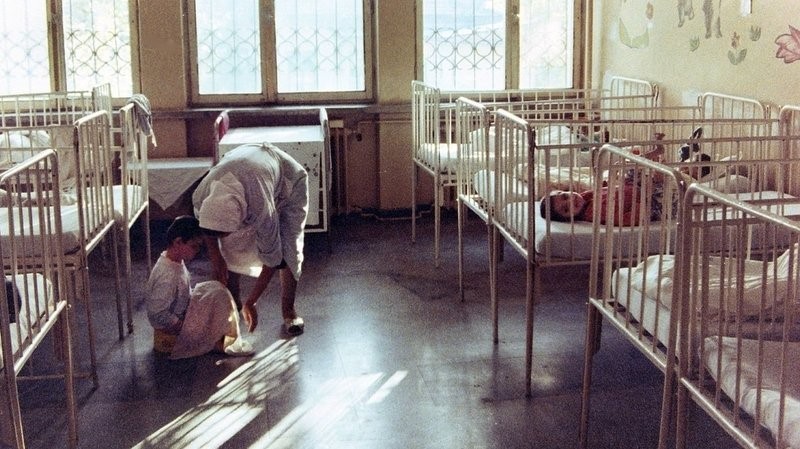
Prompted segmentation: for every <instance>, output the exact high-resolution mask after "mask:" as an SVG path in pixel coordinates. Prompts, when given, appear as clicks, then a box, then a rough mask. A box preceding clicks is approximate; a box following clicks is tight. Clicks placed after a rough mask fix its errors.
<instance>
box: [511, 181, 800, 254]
mask: <svg viewBox="0 0 800 449" xmlns="http://www.w3.org/2000/svg"><path fill="white" fill-rule="evenodd" d="M778 195H779V194H778V192H772V191H765V192H757V193H755V194H749V193H748V194H739V195H737V198H739V199H741V200H743V201H747V200H749V199H751V198H753V197H756V198H759V199H776V198H778V197H779V196H778ZM769 209H770V210H772V211H774V212H779V213H782V214H783V215H800V204H785V205H781V206H777V205H773V206H771V207H769ZM535 210H536V215H535V221H536V223H535V229H536V236H535V237H536V241H535V249H536V252H537V253H539V254H546V252H545V251H546V249H547V245H548V244H549V245H550V246H549V250H550V253H549V254H550V255H551V256H552V257H556V258H567V259H581V260H584V259H585V260H588V259H590V258H591V255H592V246H593V245H594V242H593V229H592V223H591V222H575V223H562V222H555V221H553V222H550V223H549V226H550V228H549V232H548V230H547V229H548V228H547V226H548V223H547V221H546V220H545V218H544V217H542V216H541V214H540V213H539V202H538V201H537V202H536V203H535ZM504 213H506V214H509V213H511V214H512V216H516V217H517V218H518V220H516V221H515V223H510V224H509V226H510V227H511V228H512V230H513V231H514V232H515V233H517V234H518V235H528V234H527V224H528V219H527V217H528V215H527V214H528V210H527V203H526V202H518V203H513V204H509V205H507V206H506V210H505V211H504ZM709 213H710V214H712V213H713V211H710V212H709ZM715 217H716V216H715ZM716 218H721V215H720V216H719V217H716ZM672 226H673V229H672V230H671V231H670V232H671V241H673V242H674V241H675V229H674V226H675V225H672ZM755 229H756V230H755V231H754V232H753V233H752V237H753V241H754V242H757V241H760V239H761V238H762V236H761V235H760V233H759V232H758V229H759V228H755ZM601 232H605V228H604V227H603V228H601ZM644 232H645V230H644V229H643V228H641V227H635V228H625V232H621V233H615V235H616V236H617V237H616V238H617V239H618V240H616V241H615V244H620V243H621V244H622V246H621V247H623V248H624V247H628V244H629V243H632V241H631V239H636V241H638V239H639V237H640V236H641V234H642V233H644ZM647 232H648V234H649V238H650V247H651V248H656V247H658V245H657V244H658V242H659V241H660V233H661V225H660V224H659V223H658V222H651V223H650V225H649V228H648V230H647ZM706 238H707V239H709V238H710V234H707V235H706ZM717 238H722V236H721V235H720V236H718V237H717ZM786 238H788V235H787V236H784V238H783V239H782V238H781V236H776V239H777V242H778V243H779V244H780V243H781V242H782V241H786V242H788V240H786ZM619 239H621V241H620V240H619ZM766 241H770V240H769V238H768V239H767V240H766ZM709 242H711V241H710V240H709ZM599 244H600V247H601V251H602V250H603V249H602V248H603V245H604V243H603V241H601V242H600V243H599ZM709 244H713V242H712V243H709ZM634 246H635V245H634Z"/></svg>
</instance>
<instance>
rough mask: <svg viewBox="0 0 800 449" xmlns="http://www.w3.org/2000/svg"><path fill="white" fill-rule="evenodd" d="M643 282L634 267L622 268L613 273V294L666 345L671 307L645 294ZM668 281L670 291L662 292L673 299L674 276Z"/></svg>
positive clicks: (615, 298) (666, 280) (631, 314)
mask: <svg viewBox="0 0 800 449" xmlns="http://www.w3.org/2000/svg"><path fill="white" fill-rule="evenodd" d="M670 257H671V256H670ZM641 282H642V281H641V276H640V275H639V273H636V272H634V270H633V268H620V269H618V270H616V271H614V273H613V274H612V278H611V291H612V295H613V296H614V300H615V301H616V302H617V303H619V304H620V305H622V306H624V307H625V308H626V309H627V310H628V313H630V316H631V318H633V319H635V320H636V321H638V322H639V324H640V325H641V326H642V327H643V328H644V329H645V330H647V332H649V333H650V334H651V335H653V336H654V337H655V338H656V339H657V340H658V341H660V342H661V343H663V344H665V345H666V343H667V341H669V319H670V309H669V308H668V307H665V306H664V305H663V304H661V303H659V302H658V301H657V300H656V298H655V296H654V295H650V296H649V295H645V294H643V293H642V288H641ZM667 282H668V283H669V284H670V288H669V292H662V294H663V295H669V296H670V297H669V300H671V299H672V289H671V283H672V278H671V277H670V278H668V279H665V280H663V281H662V283H667ZM665 290H667V289H665ZM662 300H665V299H662Z"/></svg>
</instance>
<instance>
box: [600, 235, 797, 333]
mask: <svg viewBox="0 0 800 449" xmlns="http://www.w3.org/2000/svg"><path fill="white" fill-rule="evenodd" d="M788 254H789V252H788V251H786V252H784V254H783V255H781V256H780V257H778V258H777V259H776V262H774V263H775V264H777V267H776V268H775V271H776V272H777V277H776V278H769V279H770V280H769V281H768V282H767V285H766V286H765V285H764V282H763V277H762V274H763V270H764V265H763V264H762V263H761V262H760V261H754V260H745V261H743V262H742V265H743V267H744V275H743V286H742V289H741V290H742V293H743V302H742V309H741V310H740V311H739V312H738V315H737V314H735V313H734V311H735V310H736V308H737V301H738V298H737V296H736V295H737V293H738V287H737V281H736V279H735V276H734V274H733V273H731V276H730V277H726V278H725V279H721V275H720V272H721V266H722V262H723V259H721V258H719V257H710V258H709V259H708V267H707V270H708V273H709V274H708V276H709V278H708V280H707V281H706V284H705V285H704V291H706V292H707V295H708V297H707V306H706V314H707V316H708V317H709V320H716V319H717V318H718V317H720V308H719V305H720V303H721V301H722V298H723V295H724V297H725V299H726V301H727V306H726V310H728V311H729V314H728V316H729V317H730V318H734V319H735V318H736V317H737V316H742V317H746V318H755V317H758V316H759V314H760V313H761V312H764V311H765V310H764V309H762V302H761V301H762V296H763V297H764V298H768V299H767V301H766V303H765V304H766V305H767V306H768V307H769V306H775V307H774V308H773V309H772V310H771V311H767V312H768V313H769V314H770V315H772V314H774V315H775V316H778V315H781V314H782V311H783V310H784V308H783V302H784V301H785V299H786V297H787V295H788V291H789V290H788V289H789V285H788V284H789V283H788V270H789V257H788ZM795 254H797V252H796V250H795ZM645 262H646V263H645ZM737 263H738V262H737V261H735V260H734V259H730V258H728V259H727V260H725V265H726V266H727V267H735V266H737ZM795 264H797V261H795ZM729 269H730V268H729ZM766 272H767V273H773V263H769V265H768V266H767V268H766ZM726 273H728V271H727V270H726ZM674 274H675V256H673V255H654V256H650V257H648V258H647V259H646V261H643V262H641V263H639V264H638V265H637V266H635V267H625V268H620V269H617V270H615V271H614V272H613V273H612V278H611V289H612V295H613V296H614V299H615V300H616V301H617V302H618V303H619V304H621V305H623V306H625V307H626V308H627V309H628V310H629V311H630V313H631V315H632V317H633V318H634V319H636V320H637V321H639V322H640V323H641V325H642V326H643V327H644V328H645V329H646V330H647V331H648V332H650V333H651V334H653V335H654V336H656V338H657V339H658V341H660V342H662V343H665V344H666V342H667V341H668V335H669V316H670V311H671V310H672V297H673V296H672V295H673V290H674V283H673V279H674ZM642 309H644V310H642ZM656 314H657V315H656ZM709 322H712V321H709ZM713 322H716V321H713ZM742 324H743V325H744V326H745V327H744V328H743V330H744V332H750V331H754V330H755V328H756V325H757V323H756V322H755V320H747V319H746V320H744V321H743V323H742ZM656 326H657V327H656Z"/></svg>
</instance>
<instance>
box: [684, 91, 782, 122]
mask: <svg viewBox="0 0 800 449" xmlns="http://www.w3.org/2000/svg"><path fill="white" fill-rule="evenodd" d="M698 102H699V104H700V107H701V108H702V109H703V117H706V118H722V117H725V118H742V119H761V118H768V117H769V114H770V111H769V107H768V106H767V105H765V104H764V103H762V102H760V101H758V100H755V99H752V98H744V97H737V96H733V95H727V94H721V93H716V92H706V93H704V94H702V95H700V98H699V99H698Z"/></svg>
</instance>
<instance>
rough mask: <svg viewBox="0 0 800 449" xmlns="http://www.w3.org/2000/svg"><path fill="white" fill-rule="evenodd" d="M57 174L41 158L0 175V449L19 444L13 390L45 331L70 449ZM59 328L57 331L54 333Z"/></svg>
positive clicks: (72, 430) (72, 426) (49, 155)
mask: <svg viewBox="0 0 800 449" xmlns="http://www.w3.org/2000/svg"><path fill="white" fill-rule="evenodd" d="M58 169H59V167H58V160H57V158H56V154H55V152H54V151H53V150H45V151H42V152H41V153H39V154H36V155H34V156H33V157H31V158H30V159H28V160H27V161H25V162H23V163H21V164H19V165H17V166H15V167H13V168H10V169H8V170H6V171H4V172H3V173H2V174H0V188H1V189H2V190H3V191H4V192H6V196H5V198H4V201H3V206H2V207H0V216H2V223H3V224H2V225H0V253H1V254H2V256H3V277H4V280H5V281H6V288H5V289H4V290H3V294H2V296H3V298H2V299H0V347H1V348H2V361H3V366H2V368H1V369H2V371H3V379H4V380H5V382H4V383H3V386H2V390H0V397H2V403H4V404H7V406H8V410H9V413H8V414H4V416H3V419H4V420H7V421H4V422H3V423H2V426H0V427H2V428H3V429H5V430H4V431H2V432H0V442H2V443H3V445H11V446H14V447H24V444H25V443H24V441H25V435H24V432H23V428H22V426H23V423H22V419H21V414H20V406H19V395H18V389H17V382H18V380H19V379H21V376H20V373H21V371H22V369H23V367H24V366H25V365H26V364H27V362H28V360H29V359H30V357H31V356H32V354H33V351H35V350H36V349H37V347H38V346H39V344H40V343H41V342H42V341H44V338H45V336H46V335H47V333H48V332H50V330H51V329H60V331H61V334H60V336H58V337H56V341H57V342H59V343H60V344H61V347H60V353H59V357H60V361H62V363H63V371H62V373H61V376H63V377H64V380H65V386H66V405H67V422H68V440H69V441H68V445H69V447H71V448H74V447H76V445H77V422H76V419H77V418H76V411H75V407H76V403H75V397H74V386H73V359H72V337H71V329H70V320H69V318H68V314H69V304H70V303H69V295H68V294H67V287H66V279H67V273H66V269H65V265H64V262H63V258H62V257H61V255H62V254H63V253H64V246H63V240H62V235H63V232H62V222H61V204H60V197H59V195H58V191H59V177H58ZM12 316H13V317H14V319H13V322H12V320H11V317H12ZM58 320H61V321H60V326H58V327H55V324H56V323H57V322H58ZM10 361H13V363H8V362H10ZM12 365H13V368H12ZM34 377H35V376H34Z"/></svg>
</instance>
